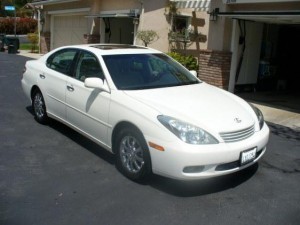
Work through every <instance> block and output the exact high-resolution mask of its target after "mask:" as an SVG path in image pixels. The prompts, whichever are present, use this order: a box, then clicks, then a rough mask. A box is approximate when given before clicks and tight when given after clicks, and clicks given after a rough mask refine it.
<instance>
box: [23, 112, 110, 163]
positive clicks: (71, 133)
mask: <svg viewBox="0 0 300 225" xmlns="http://www.w3.org/2000/svg"><path fill="white" fill-rule="evenodd" d="M26 109H27V111H28V112H30V113H31V114H32V115H33V116H34V113H33V110H32V107H31V106H28V107H26ZM47 126H49V127H51V128H52V129H54V130H56V131H58V132H60V133H61V134H62V135H64V136H66V137H67V138H69V139H71V140H72V141H74V142H75V143H77V144H78V145H80V146H81V147H83V148H85V149H87V150H88V151H90V152H91V153H93V154H94V155H96V156H98V157H100V158H101V159H103V160H105V161H106V162H108V163H110V164H112V165H114V164H115V157H114V155H113V154H112V153H110V152H109V151H107V150H105V149H104V148H102V147H101V146H99V145H98V144H96V143H95V142H93V141H91V140H90V139H88V138H86V137H85V136H83V135H81V134H80V133H78V132H77V131H75V130H73V129H72V128H70V127H68V126H66V125H65V124H63V123H61V122H59V121H56V120H54V119H50V120H49V123H48V124H47Z"/></svg>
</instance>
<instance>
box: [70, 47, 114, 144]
mask: <svg viewBox="0 0 300 225" xmlns="http://www.w3.org/2000/svg"><path fill="white" fill-rule="evenodd" d="M88 77H98V78H101V79H103V80H105V78H104V75H103V70H102V68H101V65H100V63H99V61H98V59H97V57H96V56H95V55H93V54H92V53H90V52H87V51H82V52H81V53H80V55H79V57H78V60H77V64H76V66H75V69H74V74H73V77H70V78H69V79H68V82H67V92H66V103H67V120H68V122H69V123H70V124H71V125H73V126H74V127H76V128H77V129H79V130H80V131H81V132H83V133H85V134H87V135H88V136H90V137H92V138H93V139H97V140H98V141H100V142H101V143H102V144H104V145H107V144H108V139H107V131H108V127H109V124H108V112H109V105H110V93H108V92H105V91H101V90H100V89H97V88H87V87H85V86H84V80H85V79H86V78H88Z"/></svg>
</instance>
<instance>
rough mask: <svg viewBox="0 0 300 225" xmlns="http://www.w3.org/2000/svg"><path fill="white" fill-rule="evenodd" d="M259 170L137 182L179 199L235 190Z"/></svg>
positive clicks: (94, 147) (79, 138)
mask: <svg viewBox="0 0 300 225" xmlns="http://www.w3.org/2000/svg"><path fill="white" fill-rule="evenodd" d="M26 109H27V111H28V112H30V113H31V114H32V115H33V116H34V113H33V110H32V107H31V106H28V107H26ZM48 126H49V127H51V128H52V129H54V130H56V131H58V132H60V133H61V134H62V135H64V136H66V137H67V138H69V139H71V140H72V141H74V142H75V143H77V144H78V145H80V146H82V147H83V148H85V149H87V150H88V151H90V152H91V153H93V154H94V155H96V156H98V157H100V158H101V159H103V160H105V161H106V162H108V163H110V164H111V165H115V157H114V154H112V153H110V152H108V151H106V150H105V149H104V148H102V147H100V146H99V145H98V144H96V143H94V142H93V141H91V140H89V139H88V138H86V137H84V136H83V135H81V134H80V133H78V132H76V131H75V130H73V129H71V128H69V127H68V126H66V125H64V124H63V123H61V122H59V121H56V120H53V119H50V121H49V123H48ZM257 170H258V163H256V164H254V165H252V166H250V167H248V168H246V169H244V170H242V171H239V172H236V173H233V174H229V175H224V176H220V177H215V178H209V179H203V180H197V181H180V180H175V179H170V178H166V177H162V176H159V175H152V176H150V177H149V179H147V180H144V181H142V182H136V184H138V185H145V186H151V187H152V188H154V189H157V190H159V191H161V192H164V193H166V194H170V195H173V196H177V197H194V196H201V195H207V194H212V193H217V192H221V191H224V190H227V189H231V188H235V187H236V186H239V185H240V184H242V183H244V182H246V181H247V180H249V179H250V178H251V177H252V176H253V175H254V174H255V173H256V171H257Z"/></svg>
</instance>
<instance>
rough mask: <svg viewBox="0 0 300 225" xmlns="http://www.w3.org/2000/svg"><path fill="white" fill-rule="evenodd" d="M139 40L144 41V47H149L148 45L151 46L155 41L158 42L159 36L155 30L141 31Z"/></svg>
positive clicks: (138, 35)
mask: <svg viewBox="0 0 300 225" xmlns="http://www.w3.org/2000/svg"><path fill="white" fill-rule="evenodd" d="M137 38H138V39H140V40H142V41H143V43H144V45H145V46H146V47H147V46H148V44H151V43H153V42H154V41H157V40H158V38H159V36H158V34H157V33H156V32H155V31H153V30H141V31H139V32H138V33H137Z"/></svg>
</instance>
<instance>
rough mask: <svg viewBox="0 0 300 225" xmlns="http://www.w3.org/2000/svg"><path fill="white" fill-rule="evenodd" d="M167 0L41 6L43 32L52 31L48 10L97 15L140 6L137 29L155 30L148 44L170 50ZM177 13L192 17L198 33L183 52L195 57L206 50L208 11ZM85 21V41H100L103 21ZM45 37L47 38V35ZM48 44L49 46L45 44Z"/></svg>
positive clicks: (94, 0) (109, 0) (108, 0)
mask: <svg viewBox="0 0 300 225" xmlns="http://www.w3.org/2000/svg"><path fill="white" fill-rule="evenodd" d="M166 2H167V1H166V0H151V1H146V0H144V1H140V0H126V1H122V2H120V1H119V0H106V1H97V0H85V1H83V0H81V1H79V2H71V3H64V4H53V5H44V14H43V16H44V17H45V24H44V25H43V30H42V33H45V34H46V35H47V36H49V32H51V17H53V16H54V15H52V14H51V12H56V11H62V10H66V15H72V13H68V10H71V9H80V8H90V12H88V14H89V15H93V14H94V15H95V14H99V12H100V11H113V10H124V9H139V10H140V20H139V24H138V26H137V31H139V30H154V31H156V32H157V33H158V35H159V39H158V40H157V41H155V42H153V43H152V44H150V45H149V47H152V48H155V49H158V50H161V51H163V52H168V51H170V49H171V47H172V46H171V45H170V43H169V39H168V33H169V31H170V28H171V25H170V21H169V18H168V14H167V13H166V9H165V7H166ZM178 13H179V14H182V15H185V16H190V17H191V18H192V19H191V23H192V28H193V30H195V31H196V32H197V34H198V35H197V38H195V40H193V41H192V42H190V43H188V44H187V46H186V51H185V53H186V54H193V55H195V56H197V54H198V52H199V50H200V49H207V43H208V32H209V29H208V27H209V26H208V25H209V15H208V14H207V12H199V11H194V9H179V10H178ZM88 20H89V29H88V30H89V33H87V34H86V35H85V38H84V40H85V41H84V42H85V43H89V42H90V40H92V41H93V42H97V41H98V42H99V41H100V37H99V35H100V30H101V24H102V25H103V23H101V19H99V18H88ZM42 36H43V34H42ZM50 36H51V35H50ZM46 39H47V40H49V38H46ZM136 44H139V45H142V44H143V43H142V41H141V40H136ZM44 45H45V44H44ZM47 46H50V45H49V44H47ZM173 47H174V46H173ZM175 47H176V49H177V50H179V51H183V49H184V46H183V44H182V43H181V44H178V45H176V46H175ZM48 50H49V49H48Z"/></svg>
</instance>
